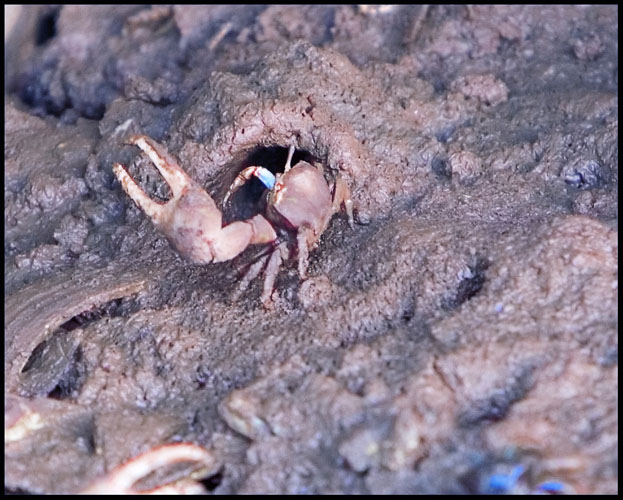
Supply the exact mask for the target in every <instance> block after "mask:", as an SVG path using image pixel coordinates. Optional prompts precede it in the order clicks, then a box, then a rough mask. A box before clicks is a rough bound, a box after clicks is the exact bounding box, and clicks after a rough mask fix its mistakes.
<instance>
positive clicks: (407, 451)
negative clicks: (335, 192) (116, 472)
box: [4, 6, 618, 493]
mask: <svg viewBox="0 0 623 500" xmlns="http://www.w3.org/2000/svg"><path fill="white" fill-rule="evenodd" d="M617 35H618V18H617V9H616V7H614V6H601V7H598V6H584V7H564V6H559V7H535V6H520V7H494V6H480V7H465V6H452V7H443V6H431V7H423V6H412V7H409V6H404V7H382V8H380V7H372V6H360V7H355V6H342V7H330V6H271V7H262V6H253V7H236V6H210V7H202V6H185V7H173V8H170V7H164V6H158V7H153V8H145V7H129V6H119V7H91V6H89V7H80V6H68V7H62V8H59V7H26V8H24V10H23V11H22V14H21V17H19V19H18V21H17V27H16V28H15V31H14V32H13V34H12V37H11V38H9V40H8V45H7V54H6V55H5V61H6V62H5V64H6V65H7V67H6V69H7V75H6V76H7V85H8V87H7V89H8V94H7V95H6V96H5V98H6V101H5V195H4V196H5V247H4V248H5V290H6V297H5V313H6V319H5V408H6V409H7V410H5V411H8V412H9V417H10V418H8V417H7V416H5V430H8V438H6V439H5V459H6V464H5V488H8V491H9V492H16V491H20V492H36V493H67V492H77V491H80V490H82V489H84V488H86V487H88V486H89V485H90V484H92V483H93V481H95V480H96V479H99V478H102V477H105V476H106V474H108V473H110V471H112V470H113V469H115V468H116V467H117V466H119V465H120V464H123V463H125V462H126V461H127V460H128V459H130V458H131V457H134V456H136V455H138V454H140V453H143V452H146V451H148V450H150V449H152V448H155V447H157V446H159V445H162V444H164V443H174V442H191V443H195V444H198V445H200V446H202V447H204V448H205V449H207V450H209V452H210V453H211V454H212V456H213V457H214V460H215V461H216V462H215V463H218V464H220V465H219V467H218V471H216V472H214V471H212V472H211V473H210V475H209V476H208V477H205V478H204V479H203V482H202V486H203V488H204V489H205V490H206V491H207V492H212V493H366V492H371V493H487V492H514V493H521V492H530V491H535V490H536V489H537V488H539V487H542V488H550V490H551V489H557V488H561V489H563V490H564V491H568V492H578V493H616V492H617V490H618V476H617V463H618V453H617V434H618V412H617V404H618V397H617V391H618V383H617V370H618V369H617V366H618V347H617V346H618V343H617V335H616V333H617V326H618V304H617V275H618V243H617V234H618V219H617V214H618V204H617V183H618V168H617V167H618V148H617V136H618V80H617V72H618V64H617V52H618V48H617ZM136 133H141V134H146V135H149V136H151V137H153V138H154V139H155V140H157V141H160V142H161V143H162V144H164V145H165V146H166V148H167V149H168V151H169V152H170V153H171V154H172V155H173V156H174V157H176V158H177V159H178V160H179V163H180V165H181V166H182V167H183V168H185V169H186V171H187V172H188V173H189V174H190V175H191V176H192V177H193V178H194V179H196V180H197V181H198V182H200V183H201V184H202V185H203V186H205V188H206V190H207V191H208V192H209V193H210V194H211V195H212V196H213V197H214V198H215V200H216V201H217V203H220V201H221V200H222V197H223V195H224V190H225V189H226V188H227V186H228V185H229V184H230V182H231V181H232V179H233V178H234V177H235V176H236V174H237V173H238V172H239V171H240V170H241V169H242V168H244V167H245V166H248V165H250V164H260V165H263V166H265V167H267V168H270V169H272V170H273V171H278V170H279V169H280V168H281V169H282V168H283V162H284V159H285V153H286V148H287V147H288V146H289V145H290V144H294V145H295V146H296V148H297V154H298V155H299V156H300V157H301V158H303V157H305V158H315V159H317V160H319V161H322V162H324V164H325V165H326V166H327V169H326V171H327V175H329V176H335V175H336V174H337V173H339V174H340V175H341V176H342V177H343V178H344V179H345V180H346V181H347V182H348V184H349V185H350V187H351V190H352V193H353V199H354V202H355V222H356V224H355V228H354V230H352V229H350V227H349V226H348V223H347V220H346V218H345V217H344V216H336V217H335V218H334V219H333V220H332V222H331V224H330V225H329V228H328V229H327V231H325V233H324V234H323V235H322V237H321V239H320V244H319V246H318V247H317V248H316V249H315V250H314V251H313V252H312V253H311V255H310V268H309V277H308V279H306V280H304V281H302V282H301V281H299V278H298V274H297V270H296V265H295V264H294V263H291V264H289V265H287V266H285V267H284V268H283V269H282V271H281V273H280V274H279V276H278V278H277V281H276V291H275V293H274V295H273V299H274V302H275V304H276V308H275V310H273V311H266V310H264V309H263V307H262V305H261V303H260V300H259V297H260V294H261V288H262V280H261V279H256V280H254V281H253V282H251V284H250V286H249V287H248V288H247V290H245V291H244V292H243V293H241V294H239V296H237V297H236V296H235V293H236V289H237V283H236V282H237V280H238V279H239V275H240V269H241V268H244V266H245V265H247V264H248V263H249V262H252V260H253V258H254V257H255V256H256V255H257V253H258V248H250V249H248V250H247V251H246V252H245V253H244V254H242V256H240V257H239V258H237V259H235V260H234V261H233V262H225V263H222V264H211V265H207V266H196V265H193V264H191V263H189V262H186V261H184V260H182V259H181V258H180V257H179V256H177V255H176V254H175V252H174V251H173V250H172V249H171V247H170V246H169V244H168V243H167V241H166V240H165V239H164V238H163V237H162V236H161V235H160V234H159V233H158V232H157V231H156V230H155V228H154V227H153V225H152V224H151V222H150V221H149V220H148V218H147V217H146V216H145V215H144V214H143V213H142V212H141V211H140V210H139V209H138V208H137V207H136V206H135V205H134V204H133V203H132V201H131V200H129V198H128V197H127V196H126V195H125V193H123V192H122V190H121V188H120V186H119V184H118V182H117V181H116V179H115V177H114V175H113V172H112V164H113V162H120V163H123V164H124V165H127V166H128V168H129V170H130V172H131V173H132V175H133V176H134V177H135V178H136V179H137V181H138V182H139V183H140V184H141V186H142V187H143V188H144V189H145V190H147V191H148V192H149V193H150V195H151V196H153V197H155V198H158V199H162V200H164V199H166V198H167V197H169V196H170V193H169V191H168V188H167V187H166V184H165V183H164V182H163V180H162V178H161V177H159V175H158V173H157V171H156V170H155V169H154V168H153V167H152V166H151V164H150V163H149V162H148V161H147V160H146V159H145V158H142V157H141V156H140V155H139V154H138V152H137V150H136V148H132V147H129V146H126V145H124V141H125V140H126V139H127V138H128V137H129V136H130V135H132V134H136ZM258 189H259V187H258V186H257V185H251V186H249V187H248V188H246V189H245V190H241V194H240V195H239V196H237V198H236V203H235V204H234V208H233V209H232V211H231V212H228V213H226V214H225V217H226V219H228V220H231V219H235V218H240V217H247V216H250V215H253V207H254V206H255V205H254V200H255V199H256V198H257V196H258V193H259V191H258ZM518 467H519V468H518ZM517 471H520V472H517ZM517 476H518V477H517ZM150 481H151V482H150ZM159 481H162V478H160V479H158V476H155V477H151V478H147V479H146V480H145V481H144V482H145V483H149V484H147V486H149V485H150V486H151V487H153V486H155V485H157V484H158V483H159ZM544 482H549V483H545V484H546V485H549V486H542V485H543V483H544ZM143 486H145V487H147V486H146V485H143Z"/></svg>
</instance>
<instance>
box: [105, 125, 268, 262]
mask: <svg viewBox="0 0 623 500" xmlns="http://www.w3.org/2000/svg"><path fill="white" fill-rule="evenodd" d="M129 143H130V144H134V145H136V146H138V147H139V148H140V149H141V150H142V151H143V152H144V153H146V154H147V156H148V157H149V159H150V160H151V161H152V162H153V164H154V165H155V166H156V168H157V169H158V171H159V172H160V174H161V175H162V177H163V178H164V180H165V181H166V182H167V184H168V185H169V187H170V188H171V192H172V193H173V196H172V198H171V199H170V200H169V201H167V202H166V203H159V202H156V201H154V200H152V199H151V198H150V197H149V196H148V195H147V194H146V193H145V192H144V191H143V190H142V189H141V187H140V186H139V185H138V184H137V183H136V182H135V181H134V179H132V177H131V176H130V174H128V172H127V170H126V169H125V168H124V167H123V166H122V165H120V164H119V163H115V164H114V165H113V171H114V173H115V175H116V176H117V179H119V182H120V183H121V186H122V187H123V189H124V191H125V192H126V193H127V194H128V196H129V197H130V198H132V199H133V200H134V201H135V202H136V204H137V205H138V206H139V207H140V208H141V209H142V210H143V211H144V212H145V213H146V214H147V215H148V216H149V217H150V218H151V220H152V221H153V223H154V225H155V226H156V227H157V228H158V229H159V230H160V231H162V233H164V235H165V236H166V237H167V239H168V240H169V241H170V242H171V244H172V245H173V246H174V247H175V249H176V250H177V251H178V252H179V253H180V254H181V255H182V256H184V257H186V258H188V259H190V260H192V261H193V262H196V263H200V264H203V263H209V262H222V261H225V260H229V259H233V258H234V257H235V256H236V255H238V254H239V253H240V252H242V251H243V250H244V249H245V248H246V247H247V246H248V245H250V244H255V243H267V242H270V241H274V240H275V239H276V237H277V235H276V233H275V230H274V229H273V227H272V225H271V224H270V223H269V222H268V221H267V220H266V219H265V218H264V217H263V216H261V215H256V216H255V217H253V218H252V219H249V220H247V221H238V222H234V223H232V224H229V225H227V226H225V227H223V225H222V214H221V212H220V211H219V209H218V208H217V206H216V203H214V200H213V199H212V198H211V197H210V195H209V194H208V193H206V191H205V190H203V189H202V188H201V187H200V186H199V185H198V184H197V183H196V182H195V181H193V180H192V179H191V178H190V177H189V176H188V175H187V174H186V172H184V170H182V168H181V167H180V166H179V165H178V164H177V162H176V161H175V160H174V159H173V158H172V157H171V156H170V155H169V154H168V153H167V152H166V151H165V150H164V148H162V146H160V145H159V144H158V143H156V142H155V141H153V140H152V139H150V138H149V137H146V136H144V135H136V136H133V137H131V138H130V140H129Z"/></svg>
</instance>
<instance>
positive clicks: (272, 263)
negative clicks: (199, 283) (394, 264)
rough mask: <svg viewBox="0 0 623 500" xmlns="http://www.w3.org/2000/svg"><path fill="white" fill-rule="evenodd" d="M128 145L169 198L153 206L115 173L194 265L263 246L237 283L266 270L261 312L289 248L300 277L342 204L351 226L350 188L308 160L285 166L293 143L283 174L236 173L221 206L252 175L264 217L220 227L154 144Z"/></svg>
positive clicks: (119, 170) (121, 170)
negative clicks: (261, 198)
mask: <svg viewBox="0 0 623 500" xmlns="http://www.w3.org/2000/svg"><path fill="white" fill-rule="evenodd" d="M128 143H129V144H133V145H136V146H138V147H139V148H140V149H141V150H142V151H143V152H144V153H146V154H147V156H148V157H149V159H150V160H151V161H152V162H153V164H154V165H155V166H156V168H157V169H158V171H159V172H160V174H161V175H162V177H163V178H164V180H165V181H166V182H167V184H168V185H169V187H170V188H171V192H172V194H173V196H172V197H171V199H170V200H169V201H167V202H165V203H159V202H156V201H154V200H152V199H151V198H150V197H149V196H148V195H147V194H146V193H145V192H144V191H143V190H142V189H141V188H140V187H139V185H138V184H137V183H136V182H135V181H134V180H133V179H132V177H131V176H130V174H128V172H127V170H126V169H125V167H123V166H122V165H121V164H119V163H115V164H114V165H113V171H114V173H115V175H116V176H117V179H119V182H120V183H121V186H122V187H123V189H124V191H125V192H126V193H127V194H128V196H129V197H130V198H132V199H133V200H134V201H135V202H136V204H137V205H138V206H139V207H140V208H141V209H142V210H143V211H144V212H145V213H146V214H147V215H148V216H149V218H150V219H151V220H152V221H153V223H154V225H155V226H156V227H157V228H158V229H159V230H160V231H161V232H162V233H163V234H164V235H165V236H166V238H167V239H168V240H169V242H170V243H171V245H172V246H173V247H174V248H175V249H176V250H177V252H178V253H179V254H180V255H182V256H183V257H185V258H187V259H189V260H190V261H192V262H194V263H197V264H208V263H210V262H224V261H227V260H230V259H233V258H234V257H236V256H237V255H239V254H240V253H241V252H242V251H243V250H245V249H246V248H247V246H249V245H259V244H268V245H269V252H268V253H267V254H266V255H263V256H261V257H260V258H259V259H258V260H257V261H256V262H255V263H253V264H252V266H251V268H250V269H249V271H248V273H247V274H246V276H245V277H244V278H243V282H242V285H243V286H245V287H246V285H248V283H249V282H250V281H251V280H253V279H254V278H255V277H257V276H258V275H259V274H260V272H261V271H262V269H263V268H264V265H266V271H265V274H266V277H265V280H264V288H263V292H262V303H263V305H264V307H265V308H267V309H270V308H271V307H272V299H271V295H272V292H273V286H274V283H275V279H276V277H277V274H278V273H279V269H280V267H281V264H282V263H283V262H284V261H285V260H287V259H288V258H289V257H290V249H291V248H292V247H293V249H294V250H295V251H296V252H297V253H298V272H299V276H300V278H301V279H305V277H306V272H307V265H308V257H309V252H310V250H313V249H314V248H315V247H316V246H317V244H318V240H319V239H320V235H321V234H322V233H323V232H324V231H325V229H326V228H327V226H328V225H329V221H330V220H331V217H332V216H333V215H334V214H335V213H337V212H339V211H340V210H341V209H342V207H343V208H344V209H345V211H346V213H347V215H348V222H349V224H350V226H351V228H352V227H353V202H352V200H351V197H350V190H349V188H348V185H347V184H346V183H345V182H344V180H343V179H342V178H341V177H339V175H338V176H337V177H336V179H335V182H334V183H332V185H329V184H328V183H327V181H326V180H325V177H324V175H323V170H322V166H313V165H311V164H310V163H308V162H306V161H299V162H298V163H296V165H294V166H291V165H290V163H291V161H292V156H293V154H294V146H290V149H289V151H288V159H287V161H286V165H285V169H284V172H283V173H282V174H280V173H277V174H276V175H274V174H273V173H272V172H271V171H270V170H268V169H266V168H264V167H259V166H251V167H248V168H245V169H244V170H243V171H242V172H240V173H239V174H238V176H237V177H236V179H235V180H234V181H233V183H232V184H231V186H230V187H229V190H228V191H227V194H226V195H225V198H224V200H223V205H225V204H226V203H227V201H228V200H229V199H230V197H231V195H232V194H233V193H234V192H235V191H236V190H237V189H239V188H240V187H241V186H243V185H244V184H245V183H246V182H247V181H249V180H250V179H252V178H253V177H256V178H258V179H259V180H260V181H261V182H262V184H263V185H264V186H266V188H267V191H266V193H265V195H264V196H265V209H264V214H261V213H260V214H257V215H255V216H253V217H251V218H250V219H247V220H243V221H235V222H232V223H230V224H227V225H225V226H223V222H222V221H223V217H222V213H221V211H220V210H219V209H218V207H217V205H216V203H215V202H214V200H213V199H212V197H211V196H210V195H209V194H208V193H207V192H206V191H205V190H204V189H203V188H202V187H201V186H199V184H197V183H196V182H195V181H194V180H193V179H191V178H190V177H189V176H188V174H186V172H184V170H183V169H182V168H181V167H180V166H179V165H178V164H177V162H176V161H175V160H174V159H173V158H172V157H171V156H170V155H169V154H168V153H167V152H166V151H165V149H164V148H163V147H162V146H161V145H160V144H158V143H157V142H156V141H154V140H153V139H150V138H149V137H147V136H144V135H135V136H133V137H131V138H130V139H129V141H128ZM294 243H295V244H294Z"/></svg>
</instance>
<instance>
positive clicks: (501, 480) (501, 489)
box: [487, 464, 525, 493]
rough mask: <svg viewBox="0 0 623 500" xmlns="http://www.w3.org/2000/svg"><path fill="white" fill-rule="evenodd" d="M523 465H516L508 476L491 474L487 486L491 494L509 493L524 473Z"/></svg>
mask: <svg viewBox="0 0 623 500" xmlns="http://www.w3.org/2000/svg"><path fill="white" fill-rule="evenodd" d="M524 470H525V469H524V466H523V465H521V464H520V465H516V466H515V467H513V470H512V471H511V472H510V474H492V475H491V477H489V483H488V485H487V487H488V490H489V491H491V492H492V493H506V492H509V491H511V490H512V489H513V488H514V487H515V485H516V484H517V480H518V479H519V478H520V477H521V475H522V474H523V473H524Z"/></svg>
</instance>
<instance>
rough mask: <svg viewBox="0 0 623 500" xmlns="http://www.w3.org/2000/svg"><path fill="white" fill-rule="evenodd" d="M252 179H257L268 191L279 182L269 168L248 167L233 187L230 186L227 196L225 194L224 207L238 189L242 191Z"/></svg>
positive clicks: (232, 184) (233, 183)
mask: <svg viewBox="0 0 623 500" xmlns="http://www.w3.org/2000/svg"><path fill="white" fill-rule="evenodd" d="M251 177H257V178H258V179H259V180H260V181H262V184H264V186H266V187H267V188H268V189H272V188H273V186H274V185H275V182H277V179H276V178H275V176H274V174H273V173H272V172H271V171H270V170H268V169H267V168H264V167H247V168H245V169H244V170H243V171H242V172H240V173H239V174H238V175H237V176H236V178H235V179H234V182H232V183H231V186H229V189H228V190H227V194H225V198H223V205H225V204H226V203H227V201H228V200H229V198H230V196H231V195H232V194H234V193H235V192H236V191H237V190H238V189H240V187H241V186H243V185H244V183H245V182H247V181H248V180H249V179H250V178H251Z"/></svg>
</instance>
